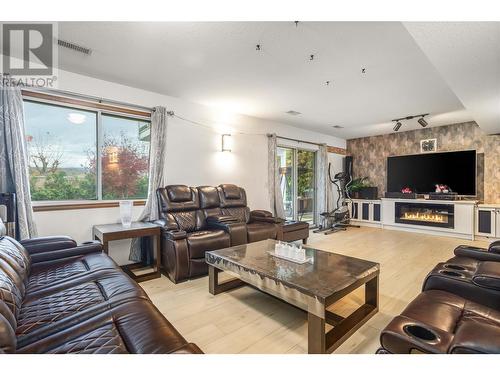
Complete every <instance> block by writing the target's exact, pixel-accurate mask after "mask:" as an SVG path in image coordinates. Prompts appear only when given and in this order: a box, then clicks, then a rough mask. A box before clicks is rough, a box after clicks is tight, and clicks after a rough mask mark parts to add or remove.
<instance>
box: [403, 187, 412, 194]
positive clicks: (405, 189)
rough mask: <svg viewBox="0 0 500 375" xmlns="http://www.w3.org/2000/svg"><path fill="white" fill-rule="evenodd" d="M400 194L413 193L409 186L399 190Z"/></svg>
mask: <svg viewBox="0 0 500 375" xmlns="http://www.w3.org/2000/svg"><path fill="white" fill-rule="evenodd" d="M401 193H403V194H411V193H413V191H412V190H411V188H410V187H409V186H406V187H404V188H402V189H401Z"/></svg>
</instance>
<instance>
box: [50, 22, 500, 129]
mask: <svg viewBox="0 0 500 375" xmlns="http://www.w3.org/2000/svg"><path fill="white" fill-rule="evenodd" d="M425 25H426V24H422V27H421V30H422V28H423V30H425V27H426V26H425ZM405 26H406V27H408V26H407V25H403V24H402V23H399V22H300V23H299V24H298V26H297V27H296V26H295V24H294V23H293V22H206V23H181V22H167V23H122V22H103V23H98V22H84V23H83V22H63V23H60V24H59V37H60V38H61V39H64V40H69V41H72V42H75V43H78V44H81V45H84V46H87V47H89V48H91V49H92V50H93V53H92V55H91V56H88V57H86V56H83V55H81V54H79V53H75V52H73V51H69V50H66V49H60V51H59V67H60V68H61V69H64V70H69V71H73V72H77V73H81V74H85V75H89V76H92V77H96V78H101V79H104V80H109V81H113V82H118V83H121V84H125V85H129V86H133V87H138V88H142V89H145V90H151V91H155V92H159V93H163V94H167V95H171V96H176V97H180V98H183V99H186V100H189V101H192V102H197V103H201V104H205V105H208V106H215V107H219V108H221V109H223V110H228V111H233V112H237V113H243V114H247V115H251V116H256V117H260V118H265V119H269V120H275V121H280V122H284V123H288V124H290V125H294V126H297V127H301V128H305V129H310V130H316V131H319V132H323V133H326V134H331V135H336V136H339V137H342V138H355V137H361V136H368V135H375V134H385V133H389V132H391V131H392V126H393V124H392V123H391V121H390V120H391V119H394V118H398V117H404V116H408V115H413V114H419V113H430V114H431V115H430V116H429V117H428V121H429V123H430V124H431V125H430V126H438V125H445V124H450V123H454V122H461V121H470V120H472V119H476V117H474V116H475V115H477V113H476V111H472V110H469V108H464V105H463V104H462V101H461V100H459V98H457V96H456V95H455V93H454V92H453V91H452V90H451V89H450V87H452V88H453V87H454V86H456V85H453V82H451V81H450V80H448V79H447V78H448V77H445V78H443V75H442V74H440V72H439V71H438V70H436V68H435V65H433V63H431V61H432V59H431V60H429V59H428V57H427V56H426V55H425V54H424V52H422V50H421V48H420V46H419V45H418V44H417V42H419V39H424V41H425V40H426V39H428V38H434V37H435V35H434V33H431V35H429V34H422V33H420V36H419V37H416V36H415V35H414V34H412V35H410V33H409V32H408V30H407V28H406V27H405ZM410 31H412V30H411V28H410ZM442 31H443V32H446V31H447V30H445V29H444V30H443V29H442ZM496 31H498V29H496ZM412 36H413V37H412ZM477 36H478V35H477ZM477 36H476V37H477ZM461 37H462V38H467V37H468V36H467V34H463V35H462V36H461ZM414 38H415V39H414ZM415 40H417V42H416V41H415ZM492 41H494V40H492ZM256 44H261V45H262V49H261V51H256V48H255V46H256ZM488 46H489V44H488V42H484V43H482V44H481V46H480V47H477V48H476V49H475V50H474V56H475V60H476V62H477V64H480V62H481V57H480V56H481V53H480V51H478V49H479V50H481V49H483V48H488ZM432 47H433V48H434V50H435V49H436V48H437V47H438V44H434V45H433V46H432ZM497 47H498V44H497V45H496V46H489V48H490V49H491V48H493V49H494V48H497ZM424 51H425V49H424ZM311 54H314V55H315V57H314V60H312V61H310V60H309V55H311ZM478 56H479V57H478ZM464 58H467V56H463V55H462V56H461V59H464ZM487 58H488V59H491V58H492V57H491V56H490V55H488V56H487ZM450 62H451V63H456V62H457V61H455V60H454V59H453V58H450ZM436 66H437V68H438V69H439V68H440V65H439V64H438V65H436ZM362 68H365V69H366V73H365V74H362V73H361V69H362ZM497 78H498V77H497ZM445 79H446V80H445ZM326 81H330V82H331V83H330V85H328V86H327V85H326V84H325V83H326ZM494 83H495V81H493V84H494ZM497 87H500V86H497ZM472 91H473V90H472ZM470 96H472V97H473V96H474V93H473V92H472V93H469V97H470ZM464 100H465V99H464ZM469 102H471V103H472V102H473V100H472V99H470V100H469ZM464 103H465V101H464ZM465 104H466V103H465ZM466 105H467V104H466ZM288 110H295V111H299V112H301V113H302V114H301V115H298V116H290V115H288V114H286V113H285V112H286V111H288ZM473 115H474V116H473ZM497 117H498V118H500V116H497ZM477 119H479V117H478V118H477ZM478 123H479V124H480V125H481V123H480V121H478ZM498 124H500V122H497V126H498ZM333 125H340V126H343V127H344V128H343V129H333V128H332V126H333ZM418 127H419V125H418V124H416V122H415V121H411V122H409V123H408V124H405V125H404V128H402V129H401V130H409V129H416V128H418ZM401 130H400V131H401ZM499 130H500V129H499Z"/></svg>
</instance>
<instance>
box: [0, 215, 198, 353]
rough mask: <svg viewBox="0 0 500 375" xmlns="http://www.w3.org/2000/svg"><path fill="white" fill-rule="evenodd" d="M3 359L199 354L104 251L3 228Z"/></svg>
mask: <svg viewBox="0 0 500 375" xmlns="http://www.w3.org/2000/svg"><path fill="white" fill-rule="evenodd" d="M0 353H85V354H91V353H201V350H200V349H199V348H198V347H197V346H196V345H195V344H190V343H188V342H187V341H186V340H185V339H184V338H183V337H182V336H181V335H180V334H179V332H177V330H176V329H175V328H174V327H173V326H172V325H171V324H170V323H169V322H168V321H167V320H166V319H165V318H164V316H163V315H162V314H161V313H160V312H159V311H158V310H157V309H156V307H155V306H154V305H153V304H152V303H151V301H150V300H149V298H148V297H147V295H146V293H145V292H144V291H143V290H142V289H141V288H140V287H139V285H137V283H136V282H134V281H133V280H132V279H130V278H129V277H128V276H127V275H126V274H125V273H124V272H122V271H121V269H120V268H119V267H118V266H117V265H116V264H115V263H114V262H113V261H112V260H111V258H109V257H108V256H107V255H105V254H104V253H103V252H102V247H101V245H100V244H99V243H98V242H94V241H91V242H86V243H84V244H82V245H77V244H76V243H75V241H73V240H72V239H71V238H69V237H44V238H35V239H30V240H26V241H21V243H19V242H17V241H16V240H14V239H12V238H10V237H7V236H5V226H4V225H3V223H2V222H1V221H0Z"/></svg>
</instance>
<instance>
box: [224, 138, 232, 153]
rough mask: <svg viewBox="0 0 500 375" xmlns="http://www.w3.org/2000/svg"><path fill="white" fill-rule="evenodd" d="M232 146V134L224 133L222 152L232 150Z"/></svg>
mask: <svg viewBox="0 0 500 375" xmlns="http://www.w3.org/2000/svg"><path fill="white" fill-rule="evenodd" d="M232 146H233V142H232V139H231V134H222V152H226V151H228V152H231V149H232Z"/></svg>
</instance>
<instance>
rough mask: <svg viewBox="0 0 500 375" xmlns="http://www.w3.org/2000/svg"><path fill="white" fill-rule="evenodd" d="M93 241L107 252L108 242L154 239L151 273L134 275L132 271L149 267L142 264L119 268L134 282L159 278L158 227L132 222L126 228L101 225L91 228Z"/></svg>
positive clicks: (116, 225) (119, 225)
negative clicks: (100, 244)
mask: <svg viewBox="0 0 500 375" xmlns="http://www.w3.org/2000/svg"><path fill="white" fill-rule="evenodd" d="M92 234H93V236H94V239H96V240H98V241H101V243H102V246H103V249H104V252H105V253H106V254H108V252H109V245H108V244H109V242H110V241H116V240H124V239H132V238H139V237H148V236H151V237H153V238H154V240H153V244H154V245H153V247H154V257H155V259H154V263H153V271H152V272H148V273H141V274H135V273H134V272H133V271H132V270H135V271H138V270H141V269H146V268H149V267H146V266H144V264H142V263H133V264H127V265H124V266H121V268H122V269H123V270H124V271H125V272H126V273H127V274H128V275H129V276H130V277H132V278H133V279H134V280H135V281H137V282H141V281H146V280H151V279H156V278H159V277H160V276H161V273H160V238H161V237H160V236H161V229H160V227H159V226H158V225H156V224H153V223H145V222H133V223H132V225H131V226H130V227H128V228H126V227H124V226H123V225H121V224H102V225H94V226H93V227H92Z"/></svg>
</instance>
